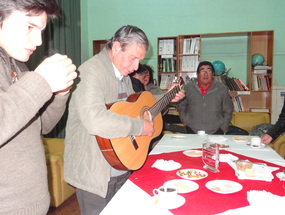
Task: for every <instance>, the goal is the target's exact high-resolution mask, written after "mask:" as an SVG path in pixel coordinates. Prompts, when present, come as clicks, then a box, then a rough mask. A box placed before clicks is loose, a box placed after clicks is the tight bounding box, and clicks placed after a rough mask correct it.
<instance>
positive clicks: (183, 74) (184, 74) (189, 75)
mask: <svg viewBox="0 0 285 215" xmlns="http://www.w3.org/2000/svg"><path fill="white" fill-rule="evenodd" d="M180 77H182V78H183V80H184V83H185V84H187V83H188V82H189V81H190V80H191V79H193V78H197V73H196V72H181V73H180Z"/></svg>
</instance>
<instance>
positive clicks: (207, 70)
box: [199, 69, 212, 74]
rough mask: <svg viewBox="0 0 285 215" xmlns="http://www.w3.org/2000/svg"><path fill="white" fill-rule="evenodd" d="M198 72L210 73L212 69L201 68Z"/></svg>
mask: <svg viewBox="0 0 285 215" xmlns="http://www.w3.org/2000/svg"><path fill="white" fill-rule="evenodd" d="M199 73H201V74H206V73H208V74H210V73H212V70H211V69H202V70H200V71H199Z"/></svg>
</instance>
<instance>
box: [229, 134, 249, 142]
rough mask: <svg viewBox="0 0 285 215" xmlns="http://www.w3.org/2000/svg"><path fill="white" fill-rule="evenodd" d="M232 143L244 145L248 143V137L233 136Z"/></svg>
mask: <svg viewBox="0 0 285 215" xmlns="http://www.w3.org/2000/svg"><path fill="white" fill-rule="evenodd" d="M233 141H235V142H238V143H245V142H249V141H250V137H248V136H234V137H233Z"/></svg>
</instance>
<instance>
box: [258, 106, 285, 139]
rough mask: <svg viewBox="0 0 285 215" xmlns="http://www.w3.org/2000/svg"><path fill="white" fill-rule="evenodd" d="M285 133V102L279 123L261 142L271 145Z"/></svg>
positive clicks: (263, 136)
mask: <svg viewBox="0 0 285 215" xmlns="http://www.w3.org/2000/svg"><path fill="white" fill-rule="evenodd" d="M284 131H285V100H284V104H283V108H282V110H281V113H280V115H279V118H278V120H277V122H276V123H275V124H274V125H273V126H272V127H271V128H270V129H269V130H268V131H267V132H266V133H265V134H263V135H262V136H261V142H262V143H264V144H269V143H271V142H273V141H274V140H276V139H277V138H278V137H279V136H280V135H281V134H282V133H283V132H284Z"/></svg>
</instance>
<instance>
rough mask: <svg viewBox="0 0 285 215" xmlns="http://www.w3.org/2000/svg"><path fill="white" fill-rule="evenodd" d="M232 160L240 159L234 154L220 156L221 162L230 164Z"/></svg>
mask: <svg viewBox="0 0 285 215" xmlns="http://www.w3.org/2000/svg"><path fill="white" fill-rule="evenodd" d="M231 160H232V161H234V160H238V157H237V156H234V155H232V154H220V162H229V161H231Z"/></svg>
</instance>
